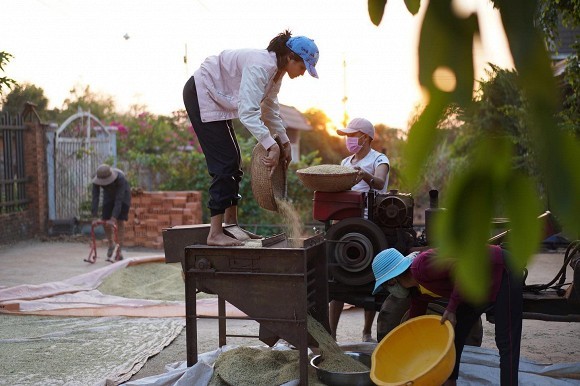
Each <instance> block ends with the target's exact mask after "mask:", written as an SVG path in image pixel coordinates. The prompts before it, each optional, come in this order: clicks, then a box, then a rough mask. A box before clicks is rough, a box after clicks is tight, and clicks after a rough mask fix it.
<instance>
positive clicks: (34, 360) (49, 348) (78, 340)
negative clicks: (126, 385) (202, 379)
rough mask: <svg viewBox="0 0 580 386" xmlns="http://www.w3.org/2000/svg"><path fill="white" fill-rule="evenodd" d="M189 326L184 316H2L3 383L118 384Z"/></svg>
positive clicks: (0, 354) (46, 385)
mask: <svg viewBox="0 0 580 386" xmlns="http://www.w3.org/2000/svg"><path fill="white" fill-rule="evenodd" d="M184 325H185V320H184V319H183V318H126V317H103V318H63V317H50V316H30V315H26V316H23V315H0V384H3V385H23V386H24V385H43V386H50V385H55V386H56V385H58V386H60V385H68V386H88V385H95V386H105V385H116V384H119V383H121V382H124V381H127V380H129V379H130V378H131V376H132V375H133V374H135V373H136V372H137V371H139V369H141V367H143V365H144V364H145V362H146V361H147V358H149V357H150V356H152V355H155V354H157V353H158V352H160V351H161V350H162V349H163V348H164V347H165V346H167V345H168V344H170V343H171V342H172V341H173V340H174V339H175V338H176V337H177V335H179V333H180V332H181V331H182V329H183V327H184Z"/></svg>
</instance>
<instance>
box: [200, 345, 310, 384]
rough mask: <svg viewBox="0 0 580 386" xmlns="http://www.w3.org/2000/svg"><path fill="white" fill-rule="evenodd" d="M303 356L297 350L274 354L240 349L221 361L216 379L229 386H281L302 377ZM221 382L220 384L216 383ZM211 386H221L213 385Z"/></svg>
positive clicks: (249, 348)
mask: <svg viewBox="0 0 580 386" xmlns="http://www.w3.org/2000/svg"><path fill="white" fill-rule="evenodd" d="M298 363H299V354H298V351H296V350H270V349H260V348H255V347H243V346H242V347H238V348H235V349H231V350H228V351H226V352H224V353H222V354H220V356H219V357H218V359H217V360H216V362H215V364H214V374H213V378H215V377H219V378H220V380H221V381H223V382H225V383H226V384H229V385H236V386H245V385H248V386H250V385H256V386H261V385H263V386H272V385H281V384H283V383H286V382H289V381H291V380H293V379H297V378H298V377H299V376H300V371H299V366H298ZM216 382H217V381H216ZM210 385H219V382H217V383H211V382H210Z"/></svg>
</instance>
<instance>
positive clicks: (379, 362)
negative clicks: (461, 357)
mask: <svg viewBox="0 0 580 386" xmlns="http://www.w3.org/2000/svg"><path fill="white" fill-rule="evenodd" d="M440 320H441V316H435V315H424V316H419V317H416V318H413V319H410V320H408V321H406V322H405V323H403V324H401V325H399V326H397V327H396V328H395V329H393V330H392V331H391V332H390V333H389V334H388V335H387V336H385V337H384V338H383V340H381V342H380V343H379V344H378V345H377V347H376V348H375V350H374V351H373V354H372V356H371V379H372V381H373V382H374V383H375V384H376V385H377V386H395V385H414V386H417V385H426V386H434V385H441V384H443V382H445V381H446V380H447V378H449V375H451V372H452V371H453V367H454V366H455V345H454V344H453V339H454V332H453V326H452V325H451V323H449V322H448V321H447V322H445V324H443V325H442V324H441V323H440Z"/></svg>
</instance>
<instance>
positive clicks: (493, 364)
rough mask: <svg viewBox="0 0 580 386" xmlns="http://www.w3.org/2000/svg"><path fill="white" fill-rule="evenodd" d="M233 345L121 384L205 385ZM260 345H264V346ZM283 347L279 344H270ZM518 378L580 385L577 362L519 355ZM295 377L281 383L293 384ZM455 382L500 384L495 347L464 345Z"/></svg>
mask: <svg viewBox="0 0 580 386" xmlns="http://www.w3.org/2000/svg"><path fill="white" fill-rule="evenodd" d="M375 346H376V344H370V343H360V344H358V343H357V344H343V345H341V347H342V348H343V350H345V351H360V352H366V353H368V354H370V353H372V350H373V348H374V347H375ZM234 347H235V346H224V347H222V348H220V349H218V350H215V351H211V352H207V353H203V354H200V355H199V356H198V363H197V364H195V365H194V366H191V367H187V362H176V363H172V364H168V365H167V366H166V370H167V372H166V373H165V374H160V375H156V376H151V377H147V378H141V379H137V380H134V381H130V382H127V383H125V384H124V385H125V386H182V385H187V386H207V385H208V383H209V381H210V379H211V377H212V374H213V367H212V366H213V363H214V362H215V360H216V359H217V357H218V356H219V354H220V353H221V352H223V351H225V350H229V349H231V348H234ZM264 349H267V348H266V347H264ZM272 349H273V350H276V349H287V348H285V347H284V346H283V345H277V346H274V347H273V348H272ZM519 382H520V384H522V385H526V386H571V385H575V386H578V385H580V363H559V364H555V365H552V364H539V363H534V362H531V361H528V360H526V359H522V360H521V361H520V373H519ZM298 384H299V382H298V380H295V381H291V382H288V383H286V384H284V385H283V386H297V385H298ZM457 384H458V385H460V386H461V385H465V386H467V385H479V386H495V385H499V384H500V379H499V355H498V354H497V351H495V350H491V349H488V348H482V347H473V346H465V349H464V351H463V355H462V356H461V366H460V371H459V379H458V381H457Z"/></svg>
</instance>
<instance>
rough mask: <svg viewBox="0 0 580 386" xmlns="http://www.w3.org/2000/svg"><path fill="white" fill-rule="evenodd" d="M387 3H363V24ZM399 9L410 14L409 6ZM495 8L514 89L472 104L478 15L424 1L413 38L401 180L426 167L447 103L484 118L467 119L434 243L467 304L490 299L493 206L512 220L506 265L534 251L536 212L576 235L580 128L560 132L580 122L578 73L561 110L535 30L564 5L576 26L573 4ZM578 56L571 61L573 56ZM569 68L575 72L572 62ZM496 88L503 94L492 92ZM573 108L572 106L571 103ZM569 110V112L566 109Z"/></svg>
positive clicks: (413, 180)
mask: <svg viewBox="0 0 580 386" xmlns="http://www.w3.org/2000/svg"><path fill="white" fill-rule="evenodd" d="M385 3H386V1H385V0H369V1H368V10H369V16H370V20H371V21H372V22H373V23H375V24H376V25H378V24H379V23H380V21H381V19H382V14H383V13H384V7H385ZM406 3H407V6H408V9H409V11H411V13H413V14H414V13H415V12H414V11H416V10H415V8H416V3H415V2H413V4H411V2H406ZM493 3H494V6H495V7H496V8H498V9H499V11H500V15H501V19H502V23H503V27H504V30H505V32H506V35H507V39H508V42H509V46H510V50H511V53H512V56H513V59H514V63H515V67H516V71H517V74H518V75H517V78H516V79H515V80H516V83H515V85H516V86H514V87H512V85H511V84H510V83H509V82H506V83H505V84H504V85H503V86H504V87H490V88H489V89H488V90H485V92H486V95H485V96H484V97H483V99H480V100H479V101H478V100H477V98H473V95H472V94H473V79H474V76H473V40H474V37H476V35H478V34H479V24H478V19H477V15H476V14H475V13H473V14H471V15H469V16H467V17H463V16H459V15H457V14H456V13H455V12H454V10H453V7H452V0H439V1H431V2H429V3H428V4H427V5H426V7H427V9H426V12H425V17H424V19H423V21H422V27H421V34H420V42H419V82H420V84H421V85H422V87H423V88H424V90H425V91H426V92H427V94H428V98H429V99H428V103H427V105H426V106H425V108H424V109H423V111H422V113H421V114H420V116H419V117H418V118H417V120H416V121H415V123H414V124H413V125H412V127H411V129H410V131H409V137H408V141H407V144H406V147H405V155H404V159H405V169H404V172H403V177H404V178H405V180H406V181H408V183H409V184H410V186H418V185H419V183H420V182H421V177H422V176H423V175H424V174H423V173H422V170H423V168H424V167H425V166H426V165H428V163H429V162H430V160H432V159H433V154H434V152H435V151H436V149H437V146H438V145H439V144H440V143H441V138H442V137H441V136H440V135H439V134H438V132H439V131H440V130H439V129H440V127H441V122H442V120H443V119H444V118H445V116H446V113H448V111H449V108H450V106H456V108H458V109H460V110H463V111H465V112H466V113H465V115H464V117H465V118H466V119H467V117H468V114H469V111H477V113H476V114H481V115H471V120H470V124H471V128H472V129H473V128H476V131H477V133H478V135H477V137H476V138H470V140H469V141H468V142H469V146H465V147H464V148H463V149H464V150H465V151H467V156H466V157H467V162H465V163H464V164H462V167H460V168H458V169H457V170H455V171H454V174H453V175H452V176H451V177H450V179H449V184H448V186H447V190H446V192H445V194H444V195H443V200H442V204H443V206H444V207H446V208H447V209H448V210H447V211H446V212H445V215H443V216H439V217H438V221H437V223H436V237H435V241H436V246H437V247H438V248H439V255H440V256H441V258H443V259H446V258H447V259H449V258H451V259H454V260H455V261H456V265H455V267H456V271H455V273H456V275H457V278H458V283H459V285H460V287H462V288H463V290H464V293H465V294H466V295H467V296H468V297H470V298H471V299H472V300H474V301H483V300H484V299H485V298H486V295H487V294H486V292H487V286H486V282H487V279H486V273H487V272H489V264H488V263H486V262H487V261H488V257H487V256H488V252H487V247H486V243H487V238H488V236H489V235H490V231H491V223H492V219H493V216H494V214H496V213H497V211H498V210H502V211H503V212H504V213H505V214H506V215H507V216H508V217H509V219H510V228H511V231H510V233H509V241H508V248H509V249H510V250H511V252H512V253H511V256H512V258H511V259H510V264H512V266H514V267H515V268H518V269H521V268H522V267H523V266H525V265H526V263H527V262H528V260H529V258H530V257H531V256H532V254H533V253H534V252H536V251H537V248H538V246H539V241H540V224H539V223H538V221H536V220H535V219H536V217H537V216H538V215H540V214H541V211H542V209H549V210H551V211H553V212H554V213H555V214H556V216H557V218H558V220H559V221H560V223H561V224H562V225H563V227H564V229H565V230H567V232H569V233H570V234H572V235H578V234H580V218H579V217H578V213H580V200H578V197H580V175H579V174H578V173H577V170H576V169H577V167H578V165H580V145H579V141H578V136H577V132H576V135H574V133H570V131H566V130H562V128H563V127H566V126H570V124H571V126H577V123H578V121H577V119H576V118H577V117H578V115H577V109H578V107H577V106H578V99H577V96H578V94H577V92H578V82H577V80H578V77H577V76H576V78H575V80H572V82H571V83H570V85H571V88H573V90H572V97H571V98H570V101H564V105H563V108H562V104H561V103H560V95H561V91H560V90H559V89H558V88H557V87H556V82H555V79H554V75H553V73H552V69H551V66H550V59H549V55H548V53H547V51H546V46H545V35H543V34H542V33H541V32H540V31H539V30H538V29H537V28H536V25H537V17H538V15H540V18H541V17H542V16H541V13H542V12H546V13H545V14H544V17H545V15H550V17H554V18H553V19H551V22H552V23H553V24H552V26H553V25H555V20H556V19H557V15H558V13H562V8H566V7H568V6H569V8H567V9H566V11H565V12H566V15H565V19H566V20H567V21H570V20H571V21H572V23H576V26H577V21H578V12H577V11H578V9H579V8H578V1H577V0H573V1H571V2H567V3H568V4H567V5H566V6H564V5H561V6H560V5H554V4H553V3H558V4H559V3H564V2H551V3H552V4H550V2H549V1H540V2H539V3H538V2H537V1H529V0H510V1H507V0H495V1H493ZM410 5H412V7H411V6H410ZM559 7H560V9H558V8H559ZM548 24H549V23H548ZM548 36H550V35H548ZM576 49H577V48H576ZM575 57H576V59H575V60H576V63H577V52H576V55H575ZM573 60H574V58H573ZM442 71H443V72H444V73H445V75H446V77H452V78H453V79H454V81H455V82H454V84H453V85H451V86H450V85H442V84H440V83H438V82H437V80H438V78H440V76H439V74H440V73H441V72H442ZM572 71H578V70H577V66H576V68H575V69H573V70H572ZM568 75H569V74H568ZM506 77H507V74H501V76H500V77H498V80H497V82H501V81H503V80H505V79H504V78H506ZM574 87H575V89H574ZM519 90H521V93H522V94H521V95H524V96H525V102H524V101H523V99H521V98H520V96H521V95H520V94H519ZM498 91H499V93H500V94H501V93H505V95H494V92H498ZM568 95H570V94H568ZM498 97H500V98H498ZM574 98H575V99H574ZM497 99H502V101H501V102H502V103H503V104H502V105H501V108H502V109H503V110H499V111H497V114H489V113H490V112H491V109H493V108H494V104H495V103H496V100H497ZM504 102H505V103H504ZM574 102H575V103H576V105H574V106H572V103H574ZM474 103H479V109H473V106H472V105H473V104H474ZM486 104H488V105H489V106H487V107H486ZM488 107H489V108H488ZM570 108H572V110H574V109H575V111H572V113H570ZM562 110H564V111H566V110H568V112H567V113H566V112H565V113H563V114H560V116H559V118H560V119H559V120H558V118H557V117H558V112H559V111H562ZM486 114H487V115H486ZM575 119H576V120H575ZM574 120H575V121H574ZM575 130H577V129H575ZM538 183H540V185H541V186H543V187H544V189H545V195H544V197H541V195H538V191H537V186H538ZM542 198H543V199H544V201H542V200H541V199H542Z"/></svg>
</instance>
